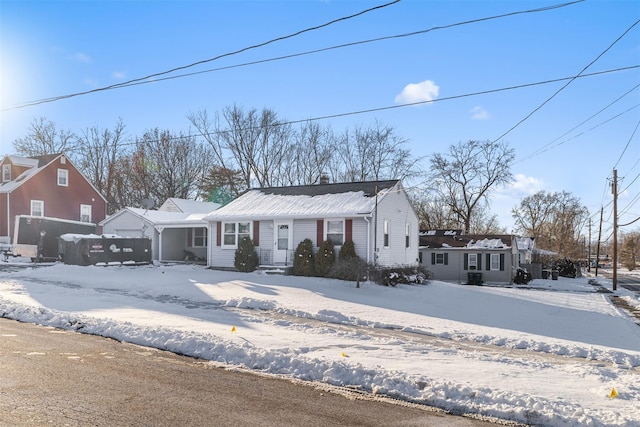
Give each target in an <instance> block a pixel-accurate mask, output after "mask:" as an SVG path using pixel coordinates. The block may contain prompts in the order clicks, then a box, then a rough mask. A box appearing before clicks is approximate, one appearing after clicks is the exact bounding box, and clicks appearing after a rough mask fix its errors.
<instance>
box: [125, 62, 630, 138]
mask: <svg viewBox="0 0 640 427" xmlns="http://www.w3.org/2000/svg"><path fill="white" fill-rule="evenodd" d="M637 68H640V64H638V65H630V66H627V67H622V68H615V69H611V70H604V71H597V72H593V73H589V74H582V75H580V76H571V77H561V78H557V79H551V80H544V81H539V82H534V83H524V84H520V85H514V86H507V87H503V88H498V89H488V90H484V91H479V92H471V93H466V94H461V95H452V96H448V97H444V98H439V99H434V100H430V101H416V102H411V103H407V104H399V105H389V106H385V107H376V108H368V109H364V110H356V111H349V112H346V113H335V114H328V115H324V116H316V117H310V118H306V119H296V120H285V121H281V122H277V123H273V124H269V125H260V126H254V127H247V128H242V129H240V130H243V131H247V130H254V129H261V128H264V127H276V126H284V125H293V124H299V123H305V122H314V121H320V120H327V119H334V118H338V117H347V116H355V115H360V114H366V113H373V112H378V111H386V110H393V109H397V108H405V107H411V106H416V105H423V104H429V103H433V102H442V101H451V100H455V99H461V98H467V97H472V96H478V95H486V94H490V93H498V92H505V91H509V90H516V89H523V88H527V87H533V86H540V85H545V84H550V83H556V82H560V81H564V80H573V79H576V78H586V77H594V76H599V75H604V74H610V73H616V72H620V71H627V70H632V69H637ZM609 120H612V119H609ZM235 130H237V129H235ZM229 132H232V131H231V130H221V131H215V132H209V133H196V134H189V135H180V136H176V137H171V138H168V139H169V140H171V139H180V138H194V137H205V136H209V135H217V134H223V133H229ZM149 141H150V142H153V141H154V140H149ZM133 144H135V143H130V144H126V143H125V144H122V145H133Z"/></svg>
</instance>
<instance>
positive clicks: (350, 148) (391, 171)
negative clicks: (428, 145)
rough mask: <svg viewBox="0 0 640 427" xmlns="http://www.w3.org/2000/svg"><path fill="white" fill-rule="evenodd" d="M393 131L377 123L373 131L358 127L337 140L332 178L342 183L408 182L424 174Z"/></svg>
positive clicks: (391, 128)
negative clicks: (384, 180)
mask: <svg viewBox="0 0 640 427" xmlns="http://www.w3.org/2000/svg"><path fill="white" fill-rule="evenodd" d="M406 144H407V141H406V140H405V139H403V138H401V137H400V136H399V135H398V134H397V133H396V130H395V129H394V128H393V127H389V126H384V125H382V124H381V123H380V122H378V121H376V122H375V124H374V126H372V127H368V128H365V127H362V126H358V127H356V128H355V130H354V131H353V132H352V133H350V132H349V131H345V133H344V134H342V135H341V136H340V137H339V138H338V146H337V153H336V154H337V155H336V156H335V157H334V162H333V165H334V166H333V167H334V170H333V174H335V175H337V177H338V180H341V181H372V180H373V181H377V180H382V179H401V180H408V179H411V178H415V177H416V176H418V175H419V174H420V173H421V172H422V171H421V169H420V167H419V164H420V161H421V160H422V159H420V158H414V157H413V156H412V155H411V153H410V151H409V150H408V149H406V148H404V146H405V145H406Z"/></svg>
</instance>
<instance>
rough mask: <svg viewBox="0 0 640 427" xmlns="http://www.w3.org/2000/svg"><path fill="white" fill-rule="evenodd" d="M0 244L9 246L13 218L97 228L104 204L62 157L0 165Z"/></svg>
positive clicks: (15, 160) (18, 159)
mask: <svg viewBox="0 0 640 427" xmlns="http://www.w3.org/2000/svg"><path fill="white" fill-rule="evenodd" d="M0 174H1V175H0V241H3V242H5V243H10V242H11V240H12V235H13V233H14V225H15V218H16V216H17V215H31V216H35V217H47V218H57V219H62V220H71V221H81V222H86V223H92V224H98V223H99V222H100V221H102V220H103V219H105V217H106V215H107V201H106V199H105V198H104V197H103V196H102V195H101V194H100V192H98V190H96V188H95V187H94V186H93V185H92V184H91V183H90V182H89V181H88V180H87V178H85V176H84V175H83V174H82V173H80V171H79V170H78V169H77V168H76V167H75V166H74V165H73V164H72V163H71V161H70V160H69V158H68V157H67V156H65V155H64V154H50V155H45V156H34V157H18V156H5V157H4V159H2V162H0Z"/></svg>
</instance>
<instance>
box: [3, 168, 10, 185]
mask: <svg viewBox="0 0 640 427" xmlns="http://www.w3.org/2000/svg"><path fill="white" fill-rule="evenodd" d="M8 181H11V165H2V182H8Z"/></svg>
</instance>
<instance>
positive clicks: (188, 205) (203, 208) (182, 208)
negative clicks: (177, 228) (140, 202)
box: [158, 197, 221, 213]
mask: <svg viewBox="0 0 640 427" xmlns="http://www.w3.org/2000/svg"><path fill="white" fill-rule="evenodd" d="M220 206H221V205H220V204H219V203H213V202H203V201H199V200H188V199H179V198H177V197H170V198H168V199H167V200H165V202H164V203H163V204H162V206H160V207H159V208H158V210H159V211H169V212H184V213H209V212H213V211H215V210H216V209H218V208H219V207H220Z"/></svg>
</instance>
